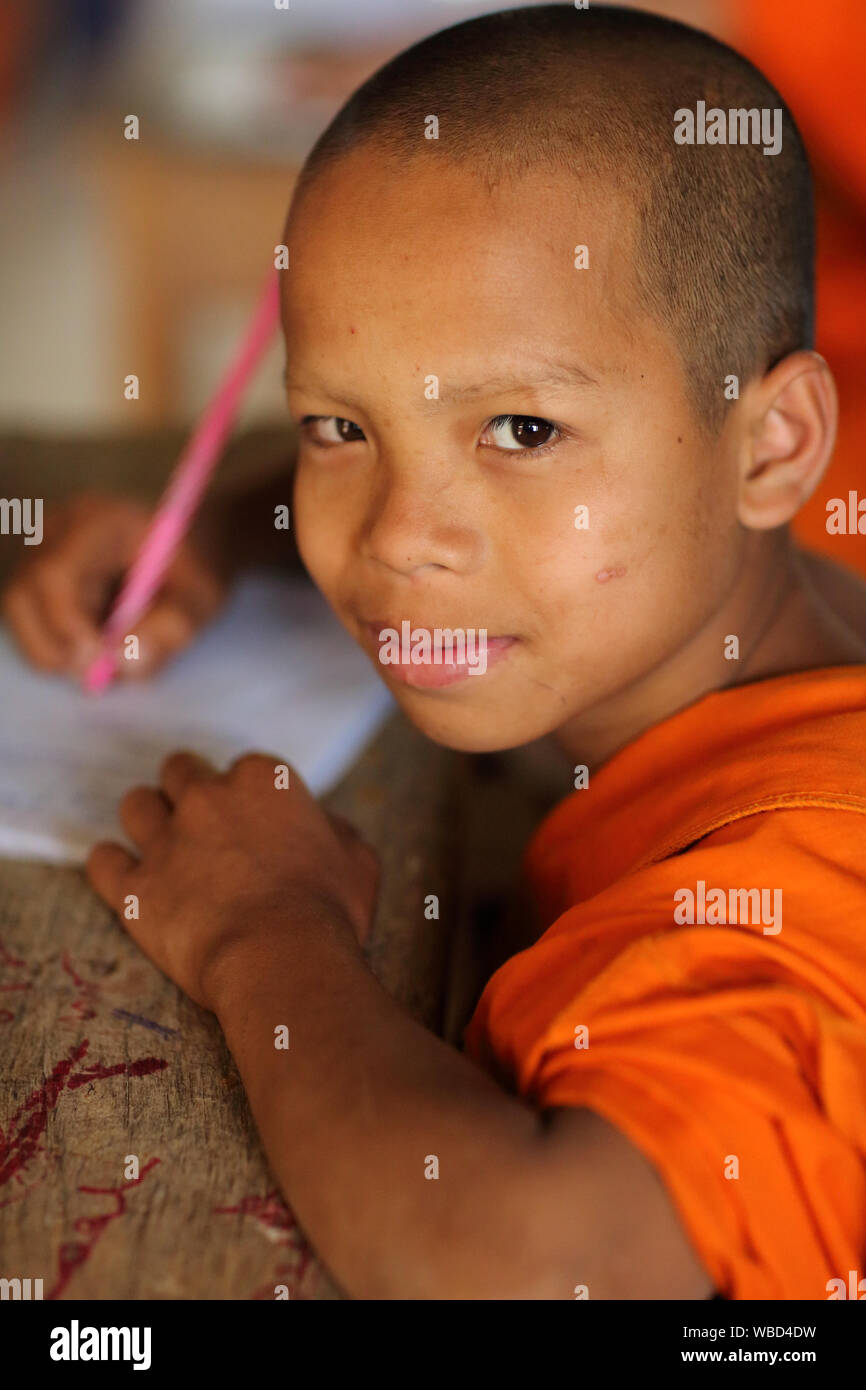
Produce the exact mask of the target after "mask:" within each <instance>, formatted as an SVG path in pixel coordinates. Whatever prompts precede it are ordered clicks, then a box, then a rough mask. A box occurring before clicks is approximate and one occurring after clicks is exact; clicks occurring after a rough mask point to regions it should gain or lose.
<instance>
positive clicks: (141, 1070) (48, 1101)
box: [0, 1038, 168, 1187]
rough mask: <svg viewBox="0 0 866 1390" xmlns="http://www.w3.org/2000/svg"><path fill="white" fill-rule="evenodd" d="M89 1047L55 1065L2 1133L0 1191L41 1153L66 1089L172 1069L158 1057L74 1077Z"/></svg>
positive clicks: (83, 1045) (96, 1066)
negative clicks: (109, 1077)
mask: <svg viewBox="0 0 866 1390" xmlns="http://www.w3.org/2000/svg"><path fill="white" fill-rule="evenodd" d="M89 1047H90V1040H89V1038H84V1039H83V1041H82V1042H80V1043H78V1044H77V1046H75V1047H73V1048H71V1049H70V1051H69V1054H68V1055H67V1056H66V1057H62V1058H61V1059H60V1061H59V1062H55V1064H54V1066H53V1068H52V1070H51V1074H50V1075H49V1076H47V1077H46V1078H45V1080H44V1081H43V1082H42V1083H41V1085H39V1086H37V1087H36V1089H35V1090H34V1091H31V1093H30V1095H29V1096H28V1097H27V1099H26V1100H25V1102H24V1104H23V1105H21V1106H19V1108H18V1109H17V1110H16V1111H15V1114H14V1115H13V1116H12V1118H11V1120H10V1121H9V1130H8V1133H6V1132H4V1131H3V1130H0V1187H2V1186H3V1184H4V1183H7V1182H9V1181H10V1179H12V1178H13V1177H15V1178H17V1179H18V1180H19V1181H20V1174H21V1173H22V1171H23V1170H24V1168H26V1166H27V1164H28V1163H29V1162H30V1161H31V1159H33V1158H34V1157H35V1156H36V1154H37V1153H38V1152H39V1151H40V1147H41V1146H40V1142H39V1141H40V1140H41V1138H42V1135H43V1134H44V1132H45V1127H46V1125H47V1124H48V1116H49V1115H50V1113H51V1111H52V1110H53V1109H54V1107H55V1105H56V1104H57V1102H58V1100H59V1099H60V1096H61V1094H62V1092H63V1090H64V1089H65V1088H67V1087H68V1088H69V1090H75V1089H76V1088H77V1087H79V1086H83V1085H84V1083H85V1082H87V1081H101V1080H103V1079H104V1078H105V1077H108V1076H122V1075H125V1076H147V1075H149V1074H150V1073H151V1072H154V1071H162V1070H163V1069H164V1068H165V1067H167V1066H168V1062H165V1061H163V1060H161V1059H160V1058H158V1057H141V1058H139V1059H138V1060H137V1061H135V1062H119V1063H118V1064H117V1065H116V1066H113V1067H103V1066H101V1065H100V1064H99V1063H96V1064H94V1065H93V1066H91V1067H90V1068H89V1069H88V1070H87V1071H84V1072H76V1073H75V1074H74V1075H72V1074H71V1073H72V1068H73V1067H74V1066H76V1065H77V1064H78V1063H79V1062H81V1061H82V1060H83V1058H84V1057H85V1056H86V1054H87V1049H88V1048H89ZM16 1127H17V1128H16Z"/></svg>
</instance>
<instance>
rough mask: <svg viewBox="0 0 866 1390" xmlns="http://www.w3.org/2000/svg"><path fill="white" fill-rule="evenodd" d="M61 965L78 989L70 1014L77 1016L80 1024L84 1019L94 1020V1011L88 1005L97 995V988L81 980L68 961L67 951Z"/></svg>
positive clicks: (87, 981)
mask: <svg viewBox="0 0 866 1390" xmlns="http://www.w3.org/2000/svg"><path fill="white" fill-rule="evenodd" d="M62 964H63V969H64V970H65V971H66V973H67V975H71V976H72V979H73V981H74V983H75V985H76V986H77V988H78V993H77V994H76V996H75V998H74V999H73V1001H72V1005H71V1008H72V1012H73V1013H74V1014H77V1015H78V1018H79V1019H80V1020H81V1022H82V1023H83V1022H84V1020H85V1019H88V1018H95V1017H96V1010H95V1009H92V1008H91V1007H90V1005H91V1002H92V1001H93V999H94V998H95V997H96V995H97V994H98V993H99V990H98V987H97V986H96V985H95V984H93V983H92V982H91V981H89V980H83V979H82V978H81V976H80V975H79V974H78V973H77V971H76V970H75V967H74V966H73V964H72V961H71V960H70V959H69V953H68V952H67V951H64V952H63V962H62ZM61 1017H63V1015H61Z"/></svg>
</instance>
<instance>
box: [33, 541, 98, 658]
mask: <svg viewBox="0 0 866 1390" xmlns="http://www.w3.org/2000/svg"><path fill="white" fill-rule="evenodd" d="M31 585H32V589H33V592H34V594H35V597H36V601H37V603H38V604H39V605H40V608H41V613H42V617H43V619H44V623H45V631H46V633H50V634H51V636H52V637H53V639H54V641H56V642H57V643H58V644H59V645H60V647H61V649H62V652H63V657H64V659H65V661H66V662H67V663H69V664H71V665H72V667H73V668H74V669H76V670H83V668H84V667H85V666H86V665H87V664H88V663H89V662H90V661H92V660H93V659H94V658H95V657H96V656H97V655H98V653H99V630H98V628H97V625H96V621H95V618H94V617H93V616H92V615H91V614H89V613H88V612H87V611H86V610H85V609H84V607H82V604H81V599H80V596H79V595H78V594H77V593H76V591H75V587H74V585H73V584H71V583H70V576H69V574H68V572H67V571H66V570H65V569H64V568H63V566H62V564H61V563H60V562H59V561H56V560H46V561H45V562H44V563H43V564H42V565H41V566H39V568H38V569H36V568H34V570H33V574H32V575H31Z"/></svg>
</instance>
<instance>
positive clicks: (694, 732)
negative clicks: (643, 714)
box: [526, 666, 866, 921]
mask: <svg viewBox="0 0 866 1390" xmlns="http://www.w3.org/2000/svg"><path fill="white" fill-rule="evenodd" d="M795 809H796V810H801V811H804V810H809V809H811V810H819V809H820V810H824V811H836V812H846V811H847V812H853V813H855V816H857V819H858V820H859V815H858V813H859V814H862V815H866V666H841V667H832V668H822V669H819V670H814V671H800V672H796V673H794V674H790V675H784V676H777V677H772V678H770V679H766V680H761V681H756V682H754V683H752V684H747V685H741V686H732V687H729V688H727V689H725V690H720V691H713V692H711V693H710V694H708V695H705V696H704V697H703V698H702V699H700V700H698V701H696V702H695V703H694V704H693V705H690V706H689V707H688V708H687V709H684V710H681V711H679V712H678V713H677V714H675V715H673V716H672V717H671V718H669V719H666V720H664V721H663V722H661V723H659V724H657V725H654V726H653V727H652V728H650V729H648V730H647V731H646V732H645V733H643V734H642V735H640V737H639V738H637V739H636V740H635V741H634V742H633V743H631V744H629V745H628V746H627V747H626V748H624V749H622V750H621V751H620V752H619V753H617V754H616V755H615V756H614V757H613V758H612V759H611V760H610V762H609V763H607V764H606V765H605V766H604V767H602V768H601V769H600V770H599V771H598V772H597V773H596V774H594V775H591V776H590V778H589V784H588V786H587V787H586V788H584V789H583V790H580V791H575V792H573V793H572V794H571V795H570V796H569V797H568V798H567V799H566V800H565V801H563V802H561V803H560V804H559V805H558V806H557V807H555V809H554V810H553V811H552V812H551V813H550V815H549V816H548V817H547V818H546V820H545V821H544V822H543V823H542V825H541V826H540V827H539V829H538V831H537V832H536V834H535V836H534V837H533V839H532V841H531V842H530V845H529V848H528V850H527V856H526V869H527V873H528V876H529V879H530V882H531V883H532V885H533V887H534V889H535V890H536V892H537V893H538V894H539V896H540V897H541V898H542V899H545V900H547V902H548V903H549V909H548V911H546V912H545V914H544V915H545V917H546V919H547V920H548V921H549V920H551V916H550V910H552V911H553V913H554V914H555V912H556V911H557V910H559V911H561V910H563V909H564V908H565V907H566V906H567V905H572V904H573V903H575V902H578V901H582V900H585V899H586V898H589V897H592V896H594V895H595V894H597V893H599V892H601V891H603V890H604V889H606V888H608V887H610V886H612V885H613V884H614V883H616V882H618V881H619V880H620V879H622V878H623V877H625V876H627V875H631V874H633V873H634V872H635V871H636V870H639V869H641V868H646V867H648V866H650V865H652V864H658V863H660V862H662V861H664V860H667V859H669V858H672V857H673V856H677V855H680V854H682V853H683V852H685V851H687V850H688V849H689V847H690V846H694V845H696V844H698V843H700V842H704V843H706V842H707V837H709V836H713V837H714V843H715V844H717V845H719V846H721V844H722V843H723V842H724V841H725V840H727V841H729V842H733V841H734V840H737V841H739V842H740V844H741V845H742V841H743V838H744V836H748V835H749V834H751V833H754V834H755V835H757V834H759V833H762V826H763V820H764V817H765V815H766V814H767V813H772V812H779V813H781V812H784V811H791V810H795ZM752 818H760V823H759V820H758V819H754V820H752ZM740 822H743V824H739V828H738V829H737V828H736V827H737V825H738V823H740ZM815 823H816V824H821V823H822V822H821V819H820V818H819V821H818V822H815ZM836 824H837V825H838V822H836ZM726 827H730V830H729V831H728V832H726ZM826 833H827V837H828V839H832V838H833V836H834V834H836V833H838V832H836V831H834V830H831V829H830V828H829V822H828V829H827V832H826ZM858 836H859V839H860V840H862V843H863V845H864V854H866V826H863V827H862V828H860V829H859V831H858ZM843 838H845V837H844V835H843ZM767 867H768V869H769V867H770V866H769V865H768V866H767ZM864 868H866V865H864ZM864 891H866V880H864Z"/></svg>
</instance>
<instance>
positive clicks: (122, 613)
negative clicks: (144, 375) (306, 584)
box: [82, 270, 280, 694]
mask: <svg viewBox="0 0 866 1390" xmlns="http://www.w3.org/2000/svg"><path fill="white" fill-rule="evenodd" d="M279 315H280V288H279V276H278V274H277V271H276V270H274V271H273V273H272V274H271V275H269V277H268V283H267V287H266V289H265V291H264V294H263V295H262V297H261V299H260V301H259V304H258V306H257V308H256V311H255V313H254V314H253V317H252V319H251V321H250V325H249V328H248V329H247V331H246V334H245V335H244V339H243V342H242V343H241V345H240V348H239V349H238V352H237V356H236V357H235V359H234V361H233V362H232V364H231V366H230V367H229V369H228V371H227V372H226V374H225V376H224V377H223V380H222V381H221V382H220V384H219V387H218V388H217V391H216V393H215V394H214V396H213V399H212V400H211V402H210V404H209V405H208V407H207V409H206V410H205V412H204V414H203V415H202V417H201V420H200V421H199V423H198V426H197V427H196V430H195V433H194V434H193V436H192V438H191V439H190V441H189V443H188V444H187V446H186V448H185V449H184V451H183V453H182V454H181V456H180V459H179V460H178V462H177V465H176V467H175V469H174V472H173V473H172V475H171V477H170V479H169V481H168V484H167V486H166V489H165V492H164V493H163V495H162V497H161V499H160V502H159V506H158V507H157V509H156V512H155V513H154V517H153V521H152V522H151V524H150V527H149V528H148V532H147V535H146V536H145V538H144V540H143V541H142V543H141V546H140V548H139V551H138V554H137V555H136V557H135V560H134V561H133V563H132V566H131V567H130V570H129V574H128V575H127V576H126V580H125V582H124V585H123V588H122V589H121V591H120V593H119V594H118V596H117V600H116V602H115V603H114V605H113V607H112V609H111V612H110V613H109V615H108V618H107V619H106V622H105V626H104V628H103V631H102V638H103V647H102V651H101V652H100V654H99V656H98V657H96V659H95V660H94V661H93V663H92V664H91V665H90V666H89V667H88V669H87V671H86V672H85V674H84V678H83V681H82V684H83V686H84V689H85V690H87V691H89V692H90V693H91V694H98V693H99V692H100V691H102V690H104V689H105V687H106V686H107V685H108V684H109V682H110V681H111V679H112V677H113V675H114V673H115V669H116V665H117V656H116V652H115V648H116V644H117V641H118V639H119V638H122V637H124V636H126V635H127V634H128V633H129V632H130V630H131V629H132V628H133V627H134V625H135V624H136V623H137V622H138V620H139V618H140V617H141V616H142V614H143V613H144V612H145V610H146V608H147V607H148V605H149V603H150V601H151V599H152V598H153V596H154V594H155V593H156V592H157V590H158V589H159V586H160V585H161V583H162V581H163V579H164V578H165V574H166V571H167V569H168V567H169V565H170V564H171V561H172V559H173V557H174V553H175V551H176V550H177V547H178V546H179V545H180V543H181V541H182V540H183V538H184V536H185V535H186V532H187V530H188V529H189V526H190V524H191V522H192V519H193V516H194V514H195V509H196V507H197V506H198V504H199V502H200V501H201V498H202V495H203V493H204V491H205V488H206V487H207V485H208V483H209V481H210V478H211V475H212V474H213V471H214V469H215V468H216V465H217V463H218V462H219V458H220V455H221V453H222V450H223V446H224V444H225V441H226V437H227V435H228V433H229V430H230V429H231V426H232V422H233V420H234V417H235V413H236V411H237V407H238V403H239V401H240V398H241V395H242V393H243V390H244V387H245V386H246V385H247V382H248V381H249V379H250V377H251V376H252V374H253V371H254V370H255V367H256V364H257V363H258V361H259V359H260V357H261V356H262V353H263V352H264V351H265V349H266V348H267V346H268V344H269V342H270V340H271V338H272V336H273V333H274V331H275V329H276V326H277V323H278V322H279Z"/></svg>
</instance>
